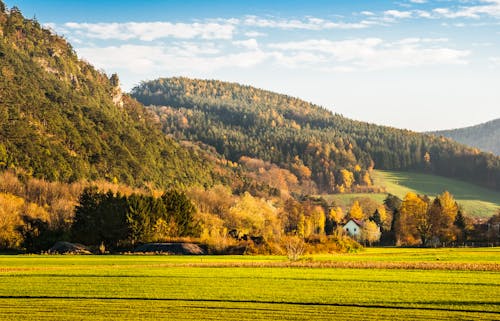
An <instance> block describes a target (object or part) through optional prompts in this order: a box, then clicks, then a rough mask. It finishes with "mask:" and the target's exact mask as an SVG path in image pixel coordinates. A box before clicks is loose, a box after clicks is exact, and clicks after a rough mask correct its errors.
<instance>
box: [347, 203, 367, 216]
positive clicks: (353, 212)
mask: <svg viewBox="0 0 500 321" xmlns="http://www.w3.org/2000/svg"><path fill="white" fill-rule="evenodd" d="M364 216H365V215H364V213H363V209H362V208H361V206H360V205H359V202H358V201H354V202H353V203H352V205H351V208H350V209H349V218H351V219H355V220H362V219H363V218H364Z"/></svg>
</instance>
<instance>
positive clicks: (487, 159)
mask: <svg viewBox="0 0 500 321" xmlns="http://www.w3.org/2000/svg"><path fill="white" fill-rule="evenodd" d="M131 94H132V96H133V97H134V98H136V99H137V100H139V101H140V102H142V103H143V104H144V105H149V106H150V108H151V110H152V111H153V112H154V113H155V114H156V115H157V118H158V120H159V121H160V122H161V123H162V126H163V131H164V132H165V133H167V134H170V135H173V136H174V137H177V138H179V139H187V140H191V141H195V142H197V141H201V142H203V143H204V144H208V145H211V146H213V147H214V148H215V149H216V150H217V151H218V152H219V153H221V154H223V155H224V156H225V157H226V158H228V159H229V160H231V161H233V162H238V161H240V162H241V160H245V159H246V158H245V157H247V156H248V157H252V158H257V159H261V160H263V161H267V162H270V163H272V164H276V165H278V166H279V167H281V168H285V169H287V170H289V171H291V172H293V173H294V174H295V175H296V176H297V177H298V178H299V180H302V181H304V180H305V179H309V178H310V179H311V185H310V187H311V191H312V190H314V189H317V191H319V192H328V193H329V192H346V191H362V190H365V191H373V190H370V188H371V187H370V184H371V178H370V169H371V168H372V167H375V168H378V169H389V170H407V171H417V172H424V173H431V174H435V175H441V176H447V177H453V178H458V179H461V180H464V181H469V182H473V183H475V184H478V185H482V186H486V187H489V188H493V189H500V157H495V156H493V155H491V154H487V153H481V152H479V151H477V150H476V149H473V148H469V147H466V146H464V145H462V144H459V143H456V142H454V141H452V140H450V139H446V138H443V137H435V136H432V135H425V134H420V133H416V132H411V131H407V130H400V129H395V128H390V127H384V126H377V125H373V124H368V123H364V122H359V121H354V120H350V119H347V118H345V117H343V116H341V115H338V114H333V113H332V112H330V111H328V110H326V109H324V108H322V107H320V106H317V105H314V104H311V103H308V102H305V101H303V100H300V99H297V98H293V97H289V96H285V95H280V94H277V93H273V92H269V91H265V90H261V89H257V88H253V87H250V86H242V85H239V84H235V83H227V82H222V81H216V80H197V79H188V78H161V79H157V80H154V81H149V82H144V83H142V84H141V85H139V86H137V87H135V88H134V89H133V90H132V93H131ZM306 185H307V184H306Z"/></svg>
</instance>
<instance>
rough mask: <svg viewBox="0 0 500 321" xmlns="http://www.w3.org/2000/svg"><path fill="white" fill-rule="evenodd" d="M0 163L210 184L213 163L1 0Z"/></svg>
mask: <svg viewBox="0 0 500 321" xmlns="http://www.w3.org/2000/svg"><path fill="white" fill-rule="evenodd" d="M0 5H1V7H2V8H1V9H2V10H0V37H1V38H0V170H5V169H14V170H16V171H17V172H18V173H20V172H22V173H24V174H26V175H27V176H29V177H36V178H43V179H48V180H51V181H62V182H73V181H77V180H82V179H86V180H95V179H99V178H106V179H107V180H113V181H119V182H122V183H126V184H132V185H136V186H138V185H142V184H145V183H149V182H152V183H154V184H156V185H158V186H163V187H165V186H171V185H184V184H192V183H203V184H207V183H208V184H210V183H211V182H213V181H214V180H216V179H217V177H214V176H216V174H214V172H216V171H213V168H214V166H216V165H214V163H213V162H212V161H210V160H209V159H207V158H206V157H204V156H203V155H201V154H200V153H199V152H197V151H196V150H195V149H196V148H195V147H193V148H186V147H184V146H182V145H180V144H179V143H177V142H176V141H174V140H173V139H171V138H167V137H165V135H164V134H163V133H162V132H161V130H160V129H159V128H158V125H157V124H156V123H155V122H154V121H151V119H150V116H149V114H148V113H147V112H146V111H145V109H144V107H143V106H142V105H141V104H139V103H138V102H137V101H135V100H134V99H132V98H131V97H129V96H128V95H125V94H122V92H121V90H120V87H119V79H118V77H117V76H116V75H112V76H111V77H108V76H107V75H105V74H104V73H102V72H99V71H97V70H96V69H95V68H94V67H93V66H92V65H90V64H89V63H87V62H85V61H82V60H80V59H79V58H78V57H77V55H76V54H75V52H74V50H73V49H72V47H71V45H70V44H69V43H67V42H66V40H65V39H63V38H62V37H59V36H57V35H55V34H53V33H52V32H51V31H49V30H46V29H43V28H42V27H41V26H40V25H39V23H38V22H37V21H36V20H34V19H33V20H30V19H25V18H24V17H23V16H22V14H21V12H19V10H18V9H16V8H15V7H14V8H12V9H11V10H10V11H8V12H7V11H5V7H4V5H3V3H1V2H0Z"/></svg>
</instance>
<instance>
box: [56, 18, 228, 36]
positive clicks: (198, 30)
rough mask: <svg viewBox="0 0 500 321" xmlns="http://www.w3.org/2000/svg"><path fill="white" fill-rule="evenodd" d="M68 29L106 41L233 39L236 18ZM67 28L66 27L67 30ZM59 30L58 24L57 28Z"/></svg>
mask: <svg viewBox="0 0 500 321" xmlns="http://www.w3.org/2000/svg"><path fill="white" fill-rule="evenodd" d="M63 28H64V29H65V31H68V32H72V33H74V34H75V35H76V36H79V37H86V38H95V39H102V40H109V39H116V40H132V39H139V40H142V41H153V40H157V39H162V38H178V39H193V38H201V39H231V38H232V37H233V34H234V31H235V25H234V21H229V20H228V21H226V22H225V23H221V22H204V23H199V22H194V23H171V22H161V21H158V22H125V23H116V22H112V23H76V22H68V23H65V24H64V26H63ZM64 29H63V30H64ZM56 30H57V27H56Z"/></svg>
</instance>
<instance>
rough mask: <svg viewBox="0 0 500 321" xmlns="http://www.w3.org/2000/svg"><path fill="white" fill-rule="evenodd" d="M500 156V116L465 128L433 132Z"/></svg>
mask: <svg viewBox="0 0 500 321" xmlns="http://www.w3.org/2000/svg"><path fill="white" fill-rule="evenodd" d="M431 134H433V135H436V136H444V137H448V138H451V139H453V140H456V141H457V142H460V143H462V144H465V145H469V146H473V147H476V148H479V149H481V150H484V151H486V152H491V153H493V154H495V155H497V156H500V118H498V119H495V120H492V121H489V122H486V123H483V124H479V125H475V126H470V127H465V128H458V129H451V130H440V131H435V132H431Z"/></svg>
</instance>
